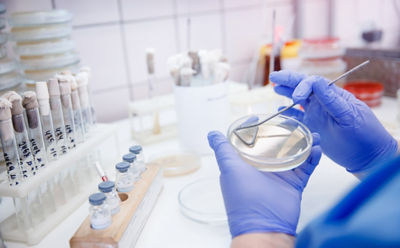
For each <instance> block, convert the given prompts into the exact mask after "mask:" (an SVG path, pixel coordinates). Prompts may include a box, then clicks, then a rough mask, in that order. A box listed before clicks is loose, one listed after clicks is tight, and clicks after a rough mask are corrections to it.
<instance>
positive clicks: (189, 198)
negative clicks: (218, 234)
mask: <svg viewBox="0 0 400 248" xmlns="http://www.w3.org/2000/svg"><path fill="white" fill-rule="evenodd" d="M178 203H179V207H180V210H181V212H182V214H183V215H184V216H186V217H187V218H189V219H191V220H193V221H195V222H198V223H202V224H208V225H226V224H227V216H226V211H225V206H224V201H223V198H222V193H221V188H220V186H219V180H218V178H217V177H216V178H204V179H200V180H198V181H195V182H193V183H190V184H188V185H186V186H184V187H183V188H182V190H181V191H180V192H179V195H178Z"/></svg>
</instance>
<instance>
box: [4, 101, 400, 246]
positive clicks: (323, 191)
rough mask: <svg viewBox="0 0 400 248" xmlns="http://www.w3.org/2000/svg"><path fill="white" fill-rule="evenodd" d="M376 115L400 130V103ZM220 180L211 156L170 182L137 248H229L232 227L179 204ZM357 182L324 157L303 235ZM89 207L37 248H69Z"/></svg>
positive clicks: (308, 193) (123, 139)
mask: <svg viewBox="0 0 400 248" xmlns="http://www.w3.org/2000/svg"><path fill="white" fill-rule="evenodd" d="M373 110H374V112H375V113H376V115H377V116H378V118H379V119H380V120H381V121H383V122H384V123H385V124H387V125H389V126H390V128H393V127H396V126H397V125H396V124H395V123H396V114H397V105H396V100H395V99H393V98H386V97H385V98H384V99H383V104H382V105H381V106H380V107H377V108H375V109H373ZM116 124H117V125H118V126H119V128H118V130H119V141H120V147H121V149H128V147H129V146H130V145H131V144H132V143H133V141H131V140H130V135H129V123H128V121H127V120H123V121H119V122H117V123H116ZM205 138H206V137H205ZM178 146H179V144H178V141H177V140H169V141H165V142H162V143H158V144H155V145H149V146H145V147H144V152H145V154H146V157H149V156H151V155H152V154H156V153H158V152H159V151H162V150H164V149H165V148H166V147H168V148H174V147H176V148H177V147H178ZM218 175H219V171H218V167H217V164H216V162H215V159H214V158H213V156H211V155H210V156H205V157H203V158H202V167H201V168H200V170H198V171H197V172H195V173H193V174H190V175H186V176H182V177H174V178H165V179H164V189H163V191H162V193H161V195H160V197H159V199H158V201H157V204H156V206H155V207H154V209H153V212H152V214H151V215H150V218H149V219H148V221H147V224H146V225H145V227H144V229H143V232H142V234H141V237H140V239H139V240H138V242H137V244H136V247H139V248H150V247H174V248H179V247H185V248H186V247H192V248H196V247H228V246H229V244H230V234H229V230H228V227H227V226H222V227H221V226H220V227H212V226H208V225H204V224H199V223H196V222H193V221H191V220H189V219H187V218H186V217H184V216H183V215H182V214H181V213H180V210H179V205H178V201H177V196H178V193H179V191H180V190H181V189H182V187H183V186H185V185H186V184H188V183H191V182H193V181H195V180H197V179H200V178H204V177H217V176H218ZM357 182H358V180H357V179H356V178H355V177H354V176H353V175H351V174H349V173H347V172H346V171H345V170H344V169H343V168H342V167H340V166H338V165H336V164H335V163H334V162H332V161H331V160H330V159H328V158H327V157H326V156H323V157H322V159H321V162H320V164H319V165H318V166H317V168H316V170H315V172H314V174H313V175H312V177H311V178H310V181H309V183H308V185H307V187H306V188H305V191H304V194H303V201H302V209H301V215H300V221H299V227H298V229H299V230H301V229H302V228H303V227H304V226H305V225H306V224H307V223H308V222H310V221H311V220H312V219H313V218H315V217H317V216H318V215H320V214H321V213H323V212H324V211H326V210H327V209H329V208H330V207H331V206H332V205H333V204H335V203H336V202H337V201H338V200H339V199H340V198H341V197H342V196H343V195H345V194H346V192H348V191H349V190H350V189H351V188H352V187H353V186H354V185H355V184H357ZM88 207H89V204H88V203H87V202H86V203H84V204H83V205H82V206H81V207H80V208H79V209H77V210H76V211H75V212H74V213H73V214H71V215H70V216H69V217H68V218H67V219H65V221H64V222H62V223H61V224H60V225H58V226H57V227H56V228H55V229H54V230H53V231H52V232H50V233H49V234H48V235H47V236H46V237H45V238H44V239H43V240H42V242H41V243H39V244H38V245H36V246H34V247H69V239H70V238H71V236H72V235H73V234H74V233H75V231H76V230H77V228H78V227H79V226H80V224H81V223H82V221H83V220H84V219H85V218H86V216H87V215H88ZM6 245H7V247H9V248H12V247H26V245H25V244H22V243H13V242H6Z"/></svg>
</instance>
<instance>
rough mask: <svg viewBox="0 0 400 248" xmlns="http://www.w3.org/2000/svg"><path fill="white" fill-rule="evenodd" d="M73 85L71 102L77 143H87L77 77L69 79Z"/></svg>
mask: <svg viewBox="0 0 400 248" xmlns="http://www.w3.org/2000/svg"><path fill="white" fill-rule="evenodd" d="M68 79H69V80H70V83H71V101H72V110H73V112H74V123H75V128H76V141H77V143H82V142H83V141H85V127H84V126H83V125H84V124H83V117H82V110H81V103H80V100H79V95H78V84H77V83H76V80H75V77H73V76H70V77H69V78H68Z"/></svg>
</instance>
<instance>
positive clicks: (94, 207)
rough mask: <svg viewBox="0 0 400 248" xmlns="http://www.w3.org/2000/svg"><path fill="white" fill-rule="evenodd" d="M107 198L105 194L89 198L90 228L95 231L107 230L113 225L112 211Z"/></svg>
mask: <svg viewBox="0 0 400 248" xmlns="http://www.w3.org/2000/svg"><path fill="white" fill-rule="evenodd" d="M106 198H107V197H106V195H105V194H104V193H94V194H91V195H90V196H89V203H90V209H89V214H90V226H91V227H92V228H93V229H96V230H99V229H100V230H101V229H105V228H107V227H109V226H110V225H111V223H112V220H111V211H110V208H109V207H108V206H107V203H106Z"/></svg>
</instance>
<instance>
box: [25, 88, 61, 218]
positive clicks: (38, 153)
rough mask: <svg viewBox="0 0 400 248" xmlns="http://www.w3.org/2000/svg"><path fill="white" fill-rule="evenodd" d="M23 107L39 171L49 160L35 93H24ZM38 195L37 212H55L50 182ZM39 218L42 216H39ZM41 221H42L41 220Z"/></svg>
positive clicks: (44, 184) (43, 186)
mask: <svg viewBox="0 0 400 248" xmlns="http://www.w3.org/2000/svg"><path fill="white" fill-rule="evenodd" d="M22 105H23V106H24V108H25V112H26V116H27V120H28V135H29V139H30V142H31V148H32V155H33V158H34V161H35V164H37V165H38V166H39V169H42V168H44V167H45V166H46V164H47V158H46V146H45V142H44V139H43V132H42V127H41V123H40V114H39V103H38V101H37V97H36V93H35V92H33V91H26V92H24V94H23V100H22ZM37 194H38V197H39V204H35V202H33V205H36V209H37V211H39V212H48V213H51V212H53V211H54V210H55V206H54V202H53V198H54V196H53V192H51V190H50V187H49V185H48V182H43V183H42V184H41V185H40V189H39V190H38V192H37ZM30 198H33V199H34V198H35V196H34V195H33V196H32V195H31V196H30ZM31 208H32V207H31ZM45 215H46V214H45ZM45 215H44V216H45ZM38 216H41V215H40V214H39V215H38ZM39 220H41V219H40V218H39Z"/></svg>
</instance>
